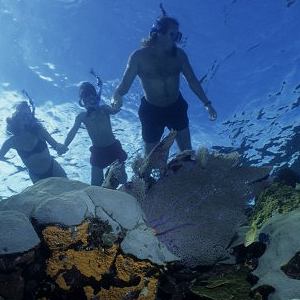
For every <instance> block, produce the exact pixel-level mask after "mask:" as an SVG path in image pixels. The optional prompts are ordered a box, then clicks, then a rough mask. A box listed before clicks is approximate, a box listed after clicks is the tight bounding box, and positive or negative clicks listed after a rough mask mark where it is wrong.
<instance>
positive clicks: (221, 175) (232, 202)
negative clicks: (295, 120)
mask: <svg viewBox="0 0 300 300" xmlns="http://www.w3.org/2000/svg"><path fill="white" fill-rule="evenodd" d="M207 155H208V156H207V161H206V166H205V168H203V166H202V165H201V161H199V160H198V161H194V162H192V161H187V162H182V167H181V168H179V169H178V170H176V172H175V173H173V172H169V173H168V175H167V176H165V177H162V178H161V179H160V180H159V181H158V182H157V183H156V184H154V185H153V186H152V187H151V188H150V190H149V191H148V192H147V193H146V197H143V199H139V200H140V203H141V206H142V208H143V210H144V212H145V215H146V217H147V220H148V223H149V225H150V226H152V228H153V229H154V230H155V232H156V235H157V237H158V239H159V240H160V241H161V242H163V243H164V244H165V245H166V246H167V247H168V248H169V250H170V251H171V252H173V253H174V254H175V255H177V256H178V257H180V258H181V259H182V261H183V262H184V263H186V264H187V265H189V266H195V265H199V264H201V265H210V264H213V263H216V262H217V261H219V260H222V259H224V258H226V257H227V256H228V249H227V246H228V244H229V243H230V241H231V239H232V237H233V236H234V234H235V232H236V230H237V229H238V227H239V226H240V225H241V224H242V223H243V222H245V215H244V209H245V205H246V203H247V201H248V200H249V199H250V197H252V196H253V189H254V184H251V182H255V181H256V180H258V179H260V178H263V177H265V176H266V175H267V174H268V173H269V172H270V168H257V167H238V166H236V163H235V161H233V160H232V157H231V158H230V157H229V158H228V157H227V156H224V155H214V154H207Z"/></svg>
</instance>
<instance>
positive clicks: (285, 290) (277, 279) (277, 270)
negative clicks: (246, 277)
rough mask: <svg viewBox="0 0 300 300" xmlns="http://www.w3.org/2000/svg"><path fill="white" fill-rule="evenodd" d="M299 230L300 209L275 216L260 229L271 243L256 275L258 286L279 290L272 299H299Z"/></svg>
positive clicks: (272, 295) (273, 294)
mask: <svg viewBox="0 0 300 300" xmlns="http://www.w3.org/2000/svg"><path fill="white" fill-rule="evenodd" d="M299 231H300V208H298V209H296V210H293V211H291V212H289V213H285V214H276V215H274V216H273V217H271V218H270V219H269V221H268V222H267V223H266V224H265V225H264V226H263V227H262V228H261V229H260V232H263V233H265V234H267V235H269V237H270V241H269V244H268V246H267V249H266V251H265V253H264V255H263V256H262V257H261V258H260V259H259V264H258V267H257V269H255V270H254V272H253V274H254V275H256V276H258V278H259V281H258V283H257V285H256V287H260V286H264V285H269V286H272V287H273V288H274V289H275V291H274V293H272V294H271V295H270V298H269V299H270V300H286V299H297V298H299V295H300V281H299V277H297V274H299V265H298V263H299V261H298V260H297V253H299V250H300V239H299V238H298V236H299ZM287 264H288V265H287Z"/></svg>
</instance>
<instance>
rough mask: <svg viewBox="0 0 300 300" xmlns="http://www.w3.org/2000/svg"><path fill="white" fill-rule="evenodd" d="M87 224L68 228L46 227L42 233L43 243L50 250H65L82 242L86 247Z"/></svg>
mask: <svg viewBox="0 0 300 300" xmlns="http://www.w3.org/2000/svg"><path fill="white" fill-rule="evenodd" d="M88 227H89V223H88V222H85V223H83V224H82V225H79V226H75V227H72V228H71V227H68V228H61V227H59V226H48V227H47V228H45V229H44V230H43V232H42V234H43V237H44V241H45V242H46V244H47V246H48V247H49V249H50V250H52V251H53V250H58V249H67V248H68V247H69V246H70V245H72V244H75V243H78V242H82V244H83V246H86V245H87V238H88Z"/></svg>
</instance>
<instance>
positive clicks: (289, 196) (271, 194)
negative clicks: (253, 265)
mask: <svg viewBox="0 0 300 300" xmlns="http://www.w3.org/2000/svg"><path fill="white" fill-rule="evenodd" d="M299 207H300V191H298V190H296V189H294V188H292V187H290V186H286V185H281V184H278V183H275V184H273V185H272V186H270V187H269V188H267V189H266V190H265V191H264V192H262V193H261V194H260V195H259V197H258V198H257V200H256V204H255V206H254V210H253V212H252V213H251V215H250V218H249V224H250V225H249V226H250V228H249V230H248V232H247V234H246V238H245V244H246V245H249V244H251V243H252V242H253V241H255V240H256V239H257V237H258V232H259V229H260V228H262V226H263V225H264V224H265V223H266V222H267V221H268V220H269V219H270V218H271V217H272V216H274V215H275V214H285V213H288V212H290V211H293V210H295V209H297V208H299Z"/></svg>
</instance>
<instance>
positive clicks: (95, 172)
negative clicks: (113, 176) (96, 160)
mask: <svg viewBox="0 0 300 300" xmlns="http://www.w3.org/2000/svg"><path fill="white" fill-rule="evenodd" d="M91 177H92V178H91V185H97V186H101V185H102V183H103V180H104V175H103V169H100V168H98V167H95V166H92V174H91Z"/></svg>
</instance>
